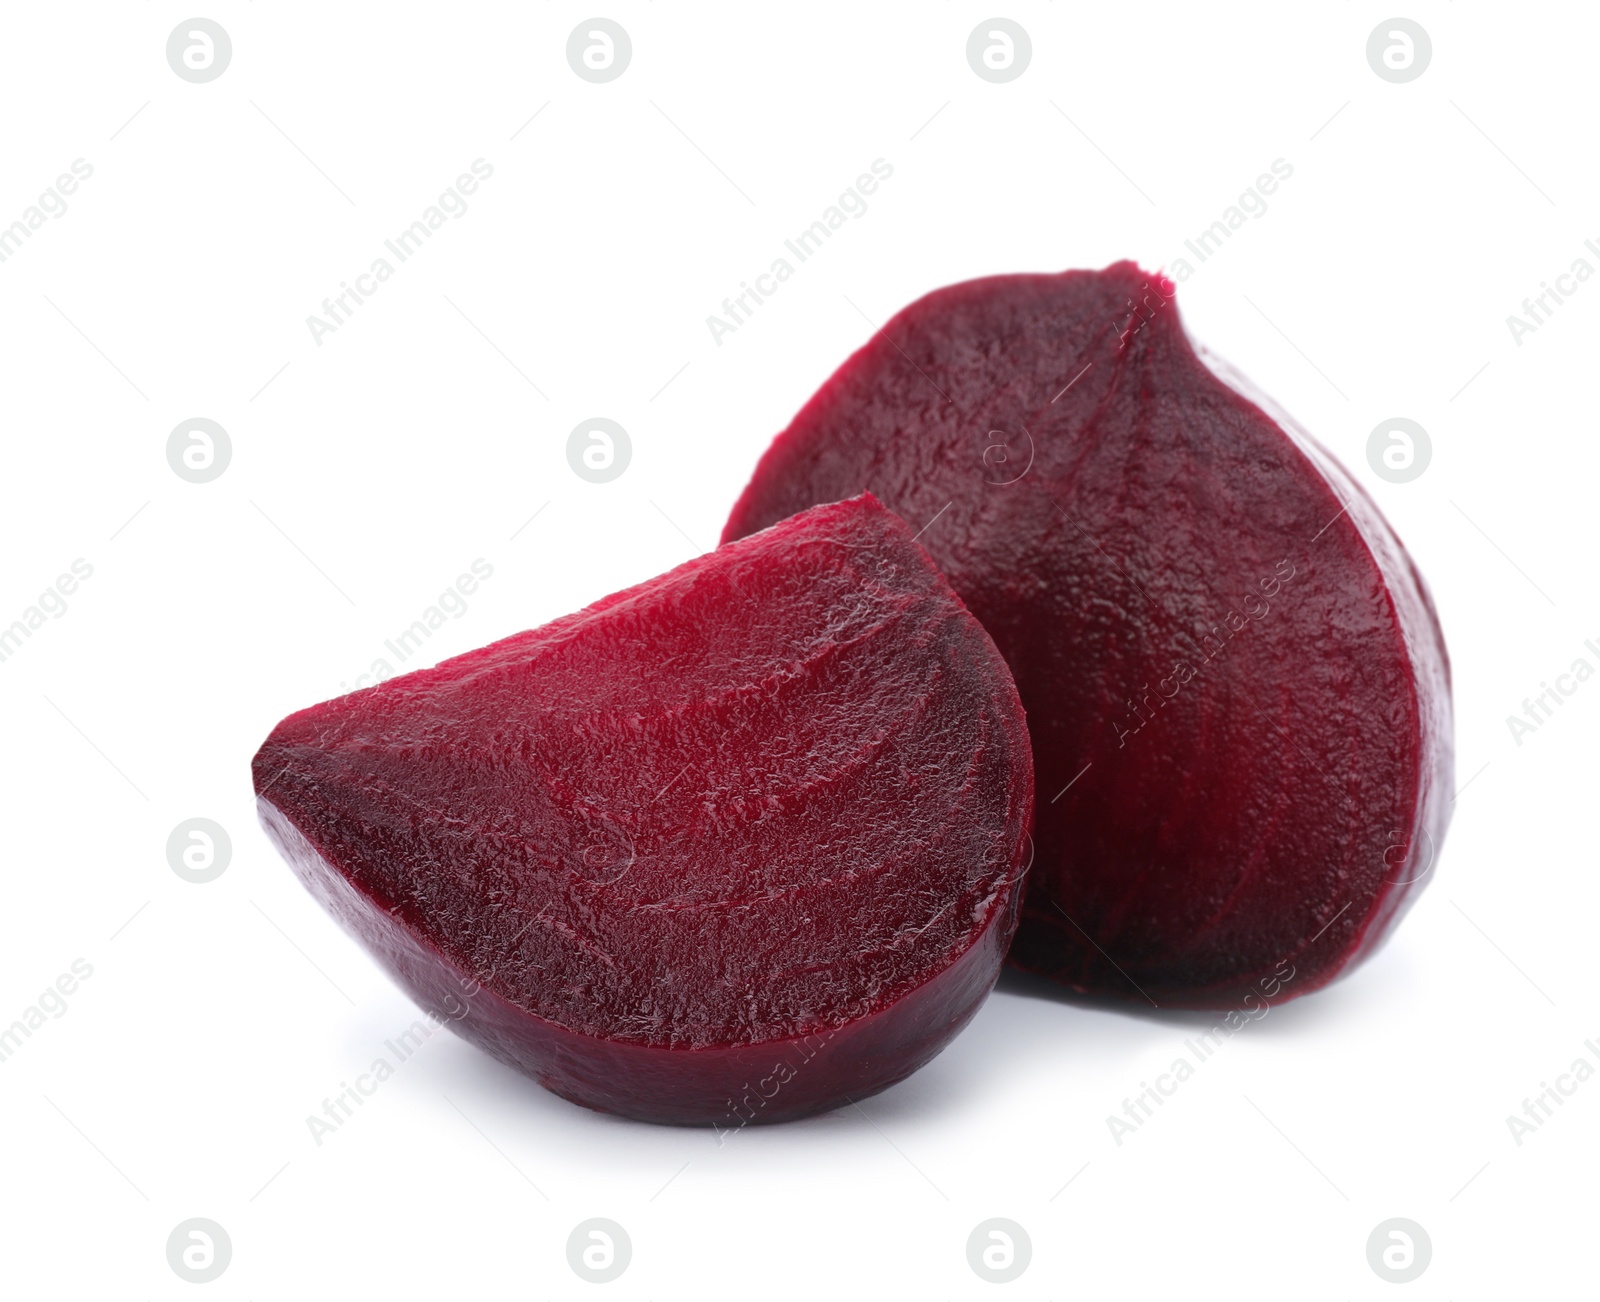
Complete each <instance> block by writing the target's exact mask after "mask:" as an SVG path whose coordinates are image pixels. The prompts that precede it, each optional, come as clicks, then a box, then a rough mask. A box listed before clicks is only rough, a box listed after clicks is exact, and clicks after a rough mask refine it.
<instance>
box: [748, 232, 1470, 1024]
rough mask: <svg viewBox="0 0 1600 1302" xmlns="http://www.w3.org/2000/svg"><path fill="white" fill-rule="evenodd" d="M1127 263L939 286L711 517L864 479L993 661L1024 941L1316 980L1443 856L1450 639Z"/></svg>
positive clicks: (1110, 977)
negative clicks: (1012, 689)
mask: <svg viewBox="0 0 1600 1302" xmlns="http://www.w3.org/2000/svg"><path fill="white" fill-rule="evenodd" d="M1175 292H1176V291H1175V288H1174V286H1173V285H1172V284H1171V282H1169V281H1166V280H1164V279H1163V278H1161V277H1159V276H1154V275H1149V274H1147V273H1144V272H1141V271H1140V270H1139V269H1138V268H1137V267H1136V266H1135V265H1134V264H1132V263H1126V262H1124V263H1118V264H1116V265H1114V266H1111V267H1109V268H1107V269H1106V270H1104V271H1100V272H1089V271H1076V272H1066V273H1062V274H1059V275H1014V276H998V277H994V278H991V279H985V280H977V281H970V282H967V283H964V284H959V285H954V286H951V287H949V288H947V289H943V290H939V291H937V292H935V293H933V294H930V295H928V296H927V297H926V298H923V299H921V300H920V301H918V302H917V303H915V304H913V305H912V306H911V307H909V308H907V309H905V310H904V311H903V312H901V313H900V314H899V315H898V316H897V317H895V318H894V319H893V320H892V321H890V322H889V323H888V324H887V325H886V326H885V327H884V328H883V329H882V330H881V331H879V332H877V334H876V335H875V336H874V338H873V339H872V341H871V342H870V343H868V344H867V345H866V346H865V347H863V348H862V349H861V350H860V351H859V352H857V353H856V354H855V355H854V356H853V357H851V358H850V359H849V360H848V361H847V362H846V363H845V364H844V365H843V366H842V367H841V368H840V369H839V371H838V372H837V373H836V374H835V375H834V376H833V377H832V378H831V379H830V380H829V381H828V382H827V383H826V384H825V385H824V386H823V388H822V389H821V390H820V391H819V392H818V393H817V394H816V395H815V396H814V397H813V398H812V399H811V400H810V402H809V403H807V404H806V406H805V407H804V408H803V409H802V410H801V412H800V413H799V415H797V416H796V417H795V419H794V421H793V423H792V424H791V425H790V426H789V428H788V429H787V430H785V431H784V432H783V433H782V434H780V435H779V436H778V438H777V440H776V441H775V442H774V444H773V445H772V447H771V448H770V449H769V450H768V451H767V453H766V454H765V456H764V457H763V458H762V460H761V462H760V464H759V466H758V468H757V470H756V473H755V476H754V478H753V480H752V482H751V483H750V485H749V487H748V488H747V489H746V490H745V493H744V495H743V497H742V498H741V500H740V501H739V503H738V505H737V506H736V507H735V509H734V511H733V514H732V516H731V518H730V519H729V521H728V525H727V528H726V529H725V531H724V535H723V536H724V538H725V539H734V538H739V537H742V536H744V535H746V534H748V533H750V532H752V531H753V530H756V529H760V528H762V527H764V526H765V525H767V524H769V523H770V522H771V521H773V520H776V519H781V518H782V517H784V516H787V515H789V514H791V513H792V512H795V511H798V510H801V509H803V508H805V507H807V506H810V505H811V504H813V503H816V502H827V501H833V500H837V499H840V498H845V497H850V496H852V495H854V494H857V493H860V492H863V491H866V490H870V491H871V492H873V493H874V494H876V495H877V496H878V497H879V498H880V499H882V500H883V502H884V503H885V504H886V505H888V506H889V507H890V508H891V509H892V510H894V511H896V512H898V513H899V514H901V515H903V516H904V517H905V518H906V519H907V520H908V521H910V522H911V523H912V525H913V527H917V528H921V529H922V530H923V532H922V533H921V535H920V540H921V542H922V544H923V545H924V546H925V547H926V548H927V549H928V551H929V552H930V553H931V554H932V555H933V557H934V559H935V560H936V561H937V562H938V563H939V565H940V567H941V569H942V570H943V571H944V573H945V575H946V576H947V577H948V578H949V580H950V582H951V584H952V586H953V587H954V588H955V590H956V591H957V592H958V593H959V594H960V595H961V597H962V598H963V599H964V600H965V601H966V603H967V605H968V607H969V608H970V609H971V610H972V612H973V613H974V614H975V615H977V616H978V618H979V619H980V620H982V622H983V624H984V626H985V627H986V628H987V629H988V630H989V632H990V633H991V634H992V635H993V636H994V639H995V642H996V643H997V644H998V645H999V647H1000V649H1001V651H1002V652H1003V653H1004V654H1005V656H1006V659H1007V661H1008V662H1009V663H1010V665H1011V668H1012V671H1013V673H1014V675H1015V677H1016V681H1017V686H1018V690H1019V691H1020V693H1021V696H1022V701H1023V704H1024V705H1025V706H1026V708H1027V711H1028V720H1029V730H1030V733H1031V735H1032V738H1033V743H1034V763H1035V769H1036V777H1037V782H1038V790H1039V813H1038V827H1037V830H1036V832H1035V836H1036V838H1037V842H1038V849H1037V857H1036V859H1035V862H1034V865H1033V868H1032V870H1031V872H1030V874H1029V882H1028V888H1027V895H1026V900H1025V903H1024V909H1023V920H1022V923H1021V926H1020V928H1019V931H1018V935H1017V939H1016V942H1015V944H1014V946H1013V949H1012V953H1011V959H1012V961H1013V962H1014V963H1015V964H1017V965H1018V966H1020V967H1023V968H1026V969H1030V970H1033V971H1036V972H1041V973H1046V974H1048V975H1050V976H1052V977H1054V978H1056V979H1058V980H1059V981H1061V982H1063V983H1065V984H1067V985H1068V986H1071V987H1073V988H1075V989H1077V990H1080V991H1084V992H1090V993H1094V994H1102V995H1109V996H1116V997H1126V998H1128V999H1132V1000H1134V1001H1139V1002H1143V1001H1145V1000H1148V1001H1150V1002H1152V1003H1157V1004H1160V1005H1162V1006H1168V1005H1171V1006H1195V1007H1228V1006H1230V1005H1235V1004H1237V1003H1239V1002H1241V1001H1249V1000H1250V999H1252V997H1253V998H1254V999H1256V1000H1264V1001H1267V1002H1271V1001H1273V1000H1281V999H1284V998H1292V997H1294V996H1297V995H1300V994H1304V993H1306V992H1308V991H1311V990H1314V989H1316V988H1318V987H1319V986H1321V985H1324V984H1325V983H1326V982H1328V981H1329V980H1331V979H1332V978H1333V977H1334V976H1336V975H1337V974H1338V973H1339V972H1340V971H1342V970H1344V969H1345V968H1347V967H1348V966H1349V965H1350V964H1351V963H1352V962H1354V961H1355V960H1357V959H1358V958H1360V957H1362V956H1364V955H1365V954H1367V953H1369V952H1370V951H1371V950H1372V949H1373V948H1374V947H1375V946H1376V945H1377V944H1378V943H1379V942H1380V940H1382V939H1383V937H1384V936H1385V935H1386V934H1387V933H1388V931H1389V930H1390V929H1391V928H1392V927H1393V925H1394V924H1395V922H1396V921H1397V920H1398V918H1399V917H1400V915H1401V912H1402V911H1403V909H1404V908H1405V906H1406V905H1407V904H1408V903H1409V902H1410V900H1411V899H1412V898H1414V896H1415V894H1416V892H1417V891H1418V890H1419V889H1420V888H1421V886H1422V885H1423V884H1424V883H1425V882H1426V881H1427V880H1428V879H1429V877H1430V875H1431V871H1432V867H1433V863H1434V857H1435V855H1436V854H1437V851H1438V848H1439V843H1440V841H1441V839H1442V837H1443V835H1444V829H1445V824H1446V822H1447V820H1448V814H1449V803H1448V802H1449V800H1450V796H1451V771H1452V757H1451V750H1452V724H1451V711H1450V686H1449V662H1448V659H1447V656H1446V652H1445V647H1444V641H1443V638H1442V635H1441V633H1440V629H1439V624H1438V620H1437V617H1436V615H1435V613H1434V609H1433V605H1432V602H1431V599H1430V597H1429V595H1428V592H1427V589H1426V587H1425V585H1424V584H1423V581H1422V579H1421V576H1420V575H1419V574H1418V572H1417V571H1416V569H1415V567H1414V566H1413V565H1412V563H1411V561H1410V559H1409V558H1408V557H1407V555H1406V553H1405V551H1404V550H1403V549H1402V548H1401V546H1400V544H1399V542H1398V541H1397V540H1396V538H1395V536H1394V534H1393V533H1392V532H1391V530H1390V529H1389V527H1388V525H1387V524H1386V522H1385V521H1384V520H1383V518H1382V516H1381V515H1380V514H1379V512H1378V510H1377V508H1376V507H1375V506H1374V504H1373V503H1372V502H1371V501H1370V500H1369V499H1368V498H1367V496H1366V495H1365V494H1364V493H1363V492H1362V491H1361V489H1360V488H1359V487H1358V486H1357V485H1356V484H1355V483H1354V482H1353V481H1352V480H1351V479H1350V477H1349V476H1348V474H1347V473H1346V472H1345V471H1344V470H1343V469H1342V468H1341V467H1340V466H1339V465H1338V464H1337V463H1336V462H1335V461H1334V460H1333V458H1332V457H1331V456H1330V455H1329V454H1328V453H1326V452H1325V451H1324V450H1323V449H1322V448H1320V447H1319V446H1318V445H1317V444H1316V443H1315V442H1314V441H1313V440H1312V439H1310V437H1309V436H1307V435H1305V434H1304V433H1303V432H1302V431H1300V430H1299V429H1297V428H1296V427H1294V426H1293V425H1292V424H1291V423H1290V422H1288V420H1287V419H1286V418H1283V417H1278V416H1271V415H1268V414H1267V412H1266V411H1264V410H1263V409H1262V407H1261V406H1260V405H1258V404H1257V403H1256V402H1254V401H1252V400H1251V399H1250V398H1247V397H1245V396H1244V395H1243V394H1242V393H1241V392H1240V391H1239V386H1238V385H1237V384H1229V383H1224V382H1223V380H1222V379H1221V378H1219V374H1218V370H1220V364H1215V365H1216V366H1217V367H1218V370H1214V369H1212V366H1211V365H1208V364H1207V362H1206V361H1205V360H1203V359H1202V358H1201V357H1200V356H1199V355H1198V354H1197V353H1196V351H1195V349H1194V348H1193V347H1192V346H1191V344H1190V342H1189V340H1188V339H1187V337H1186V336H1185V333H1184V331H1183V329H1182V327H1181V325H1180V323H1179V319H1178V311H1177V307H1176V305H1175V303H1174V302H1173V299H1174V296H1175Z"/></svg>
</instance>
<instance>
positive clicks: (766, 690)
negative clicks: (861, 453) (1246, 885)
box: [254, 497, 1033, 1127]
mask: <svg viewBox="0 0 1600 1302" xmlns="http://www.w3.org/2000/svg"><path fill="white" fill-rule="evenodd" d="M254 775H255V783H256V792H257V796H258V803H259V807H260V810H261V814H262V819H263V822H264V823H265V825H266V827H267V829H268V830H269V832H270V833H271V834H272V835H273V837H274V838H275V839H276V840H277V842H278V844H279V846H280V848H281V849H282V850H283V852H284V854H285V857H286V858H288V860H289V861H290V863H291V864H292V865H293V866H294V868H295V870H296V872H297V873H298V874H299V876H300V877H301V879H302V880H303V881H304V883H305V884H306V886H307V887H308V888H309V889H310V890H311V892H312V893H313V894H314V895H315V896H316V898H317V899H318V900H320V901H321V902H322V904H323V905H324V907H326V908H327V909H328V910H329V911H330V912H331V913H333V915H334V916H335V917H336V918H338V919H339V921H340V922H341V923H343V924H344V926H345V927H346V928H347V929H348V930H349V931H351V932H352V933H353V934H354V935H355V936H356V937H357V938H358V939H360V940H361V941H362V942H363V943H364V944H365V945H366V946H367V947H368V948H369V949H370V950H371V951H372V953H373V954H374V955H375V956H376V957H377V958H378V959H379V961H380V962H382V963H383V964H384V966H386V967H387V968H388V970H389V971H390V972H391V973H392V974H393V975H394V977H395V978H396V979H397V980H398V982H399V983H400V984H401V985H402V986H403V987H404V988H405V989H406V990H407V991H408V992H409V993H410V994H411V995H412V996H413V997H414V998H415V999H416V1000H417V1001H418V1002H419V1003H420V1004H421V1005H422V1006H423V1007H424V1008H426V1009H428V1010H429V1011H431V1012H433V1013H434V1014H435V1015H436V1016H438V1017H440V1018H441V1019H444V1020H445V1021H447V1023H448V1024H449V1025H450V1026H452V1027H453V1028H454V1029H455V1030H456V1031H458V1032H459V1033H460V1034H462V1035H464V1036H465V1037H466V1038H467V1039H469V1040H472V1041H473V1042H475V1043H477V1044H478V1045H480V1046H481V1047H483V1048H484V1049H486V1050H487V1051H488V1052H489V1053H491V1054H493V1055H494V1056H495V1057H497V1058H499V1059H501V1060H502V1061H504V1062H507V1063H509V1064H511V1065H512V1066H514V1067H517V1068H519V1069H521V1070H523V1071H525V1072H527V1073H528V1074H529V1075H531V1076H533V1077H534V1078H535V1079H536V1080H538V1081H539V1082H540V1083H541V1084H543V1085H545V1086H547V1087H548V1088H549V1089H551V1090H554V1091H555V1092H556V1093H558V1094H561V1095H563V1096H565V1097H566V1098H569V1099H572V1100H573V1101H575V1102H578V1103H583V1104H586V1105H588V1106H590V1107H593V1108H599V1109H602V1110H605V1111H609V1112H617V1113H621V1114H624V1115H626V1116H631V1117H637V1118H641V1119H644V1120H649V1121H662V1122H682V1123H715V1124H717V1125H720V1126H722V1127H733V1126H738V1125H741V1124H743V1123H744V1122H746V1121H778V1120H784V1119H788V1118H792V1117H798V1116H803V1115H806V1114H808V1113H812V1112H818V1111H822V1110H825V1109H828V1108H832V1107H836V1106H839V1105H841V1104H843V1103H844V1102H846V1101H847V1099H851V1098H859V1097H861V1096H863V1095H867V1094H871V1093H873V1092H874V1091H876V1090H881V1089H883V1088H885V1087H886V1086H888V1085H891V1084H893V1083H894V1082H895V1081H897V1080H900V1079H902V1078H903V1077H905V1076H907V1075H909V1074H910V1073H911V1072H912V1071H914V1070H916V1068H918V1067H919V1066H921V1065H922V1064H923V1063H924V1062H926V1061H927V1060H928V1059H929V1058H931V1057H932V1056H933V1055H934V1054H935V1053H937V1052H938V1051H939V1050H940V1049H941V1048H943V1047H944V1045H945V1044H946V1043H947V1042H948V1041H949V1040H950V1038H951V1037H952V1036H953V1035H955V1033H956V1032H957V1031H958V1030H960V1028H961V1027H962V1026H963V1025H964V1024H965V1023H966V1022H967V1020H968V1019H969V1018H970V1017H971V1016H972V1014H973V1013H974V1012H975V1011H976V1010H977V1008H978V1006H979V1004H981V1003H982V1001H983V999H984V997H985V996H986V995H987V994H988V992H989V989H990V987H991V986H992V985H993V984H994V981H995V978H996V977H997V976H998V975H999V971H1000V966H1001V963H1002V961H1003V958H1004V955H1005V952H1006V947H1007V945H1008V944H1009V942H1010V940H1011V937H1012V934H1013V932H1014V930H1015V927H1016V921H1017V912H1018V904H1019V901H1020V898H1021V889H1020V886H1019V881H1020V878H1021V876H1022V874H1023V872H1024V871H1025V870H1026V856H1027V849H1028V843H1027V829H1028V825H1029V823H1030V820H1031V817H1032V804H1033V779H1032V765H1031V759H1030V750H1029V743H1028V735H1027V728H1026V725H1025V723H1024V718H1023V713H1022V709H1021V706H1020V704H1019V702H1018V699H1017V694H1016V689H1015V687H1014V685H1013V684H1012V681H1011V677H1010V674H1009V673H1008V671H1007V669H1006V666H1005V662H1004V661H1003V660H1002V659H1001V657H1000V654H999V652H998V651H997V650H996V649H995V647H994V644H993V643H992V642H991V641H990V639H989V637H988V635H987V634H986V633H985V632H984V630H983V629H982V627H981V626H980V625H979V624H978V622H977V620H975V619H974V618H973V617H972V616H971V615H970V614H969V613H968V612H967V610H966V609H965V608H964V607H963V606H962V604H961V602H960V601H959V600H958V599H957V598H956V596H955V594H954V593H953V592H952V591H951V590H950V587H949V585H948V584H947V583H946V582H945V580H944V579H943V578H942V577H941V576H940V575H939V573H938V571H937V570H936V569H935V568H934V566H933V563H932V562H931V560H930V559H929V558H928V555H927V553H926V552H924V551H923V550H922V548H921V547H919V546H918V545H917V543H916V541H915V540H914V539H913V538H912V535H911V530H910V529H909V528H907V527H906V524H905V522H904V521H902V520H900V519H899V518H898V517H896V516H894V515H892V514H891V513H890V512H888V511H886V510H885V509H884V508H883V507H882V506H880V505H879V504H878V503H877V502H876V501H874V500H873V499H872V498H870V497H865V498H861V499H858V500H856V501H850V502H841V503H838V504H836V505H832V506H825V507H822V508H819V509H817V510H813V511H807V512H806V513H805V514H803V515H800V516H797V517H796V518H795V519H792V520H786V521H784V522H783V523H781V524H779V525H777V526H776V527H774V528H772V529H769V530H766V531H765V532H762V533H760V534H757V535H756V536H754V537H752V538H749V539H747V540H745V541H742V542H738V543H734V544H731V545H729V546H727V547H723V548H721V549H719V550H718V551H716V552H713V553H710V554H709V555H706V556H702V557H700V558H699V559H697V560H694V561H690V562H689V563H688V564H686V565H682V566H680V567H678V568H677V569H675V570H673V571H671V572H670V573H668V574H665V575H662V576H661V577H659V578H656V579H652V580H651V581H650V582H648V583H644V584H640V585H639V586H638V587H635V588H631V589H629V590H627V591H625V592H621V593H618V594H616V595H614V596H611V597H608V598H606V599H605V600H603V601H600V602H597V603H596V604H595V605H593V606H590V607H589V608H588V609H587V610H584V611H581V612H579V613H578V614H576V615H570V616H568V617H566V618H564V619H560V620H557V621H556V622H555V623H553V624H549V625H546V626H545V627H544V628H541V629H537V630H535V631H533V632H528V633H522V634H518V635H517V636H515V637H510V638H507V639H505V640H504V641H501V642H496V643H494V644H493V645H492V646H488V647H484V648H483V649H481V650H478V651H473V652H471V653H469V654H467V655H464V656H460V657H458V658H456V659H454V660H448V661H446V662H444V663H443V664H441V665H439V666H438V667H436V668H434V669H427V670H422V671H420V672H418V673H413V674H407V675H405V676H404V677H401V678H395V679H391V680H390V681H388V682H385V683H382V684H380V685H378V686H376V687H371V688H368V689H366V690H364V691H360V692H356V693H354V694H353V695H350V696H345V697H341V698H339V699H337V700H334V701H329V702H326V703H325V704H322V705H317V706H313V707H312V708H310V709H308V710H302V711H300V712H299V713H298V714H293V715H290V716H289V717H288V718H287V719H285V720H284V721H283V722H282V723H280V724H279V725H278V726H277V727H276V728H275V729H274V730H273V732H272V735H271V736H270V737H269V738H268V739H267V741H266V743H265V744H264V745H263V746H262V747H261V750H260V752H259V753H258V754H257V755H256V757H255V762H254Z"/></svg>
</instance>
